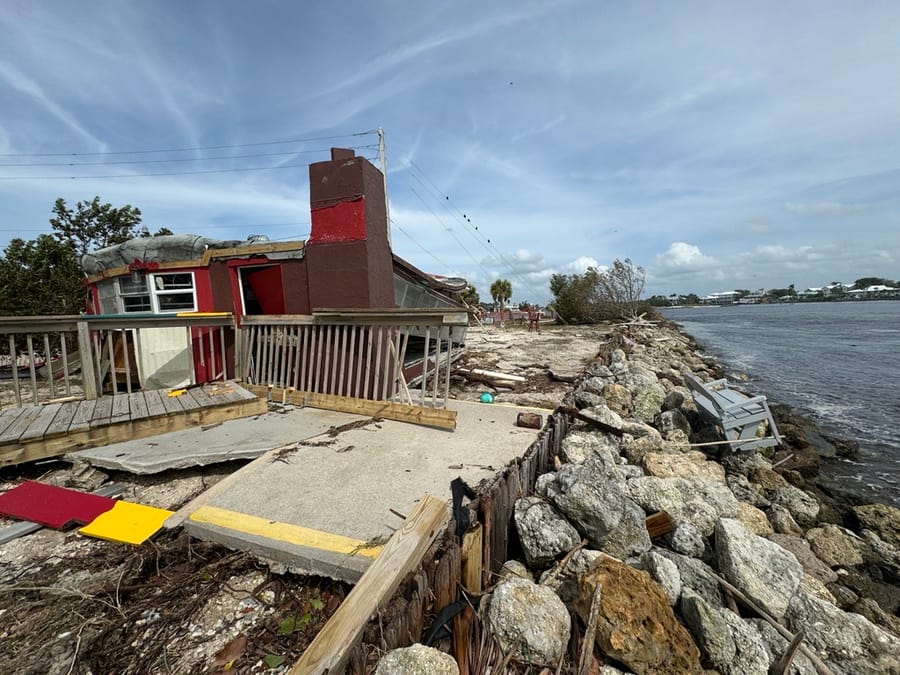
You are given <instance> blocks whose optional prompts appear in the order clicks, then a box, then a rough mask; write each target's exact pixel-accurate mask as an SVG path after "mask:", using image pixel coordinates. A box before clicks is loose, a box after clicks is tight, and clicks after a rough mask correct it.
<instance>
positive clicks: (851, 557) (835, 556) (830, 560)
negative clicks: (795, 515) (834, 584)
mask: <svg viewBox="0 0 900 675" xmlns="http://www.w3.org/2000/svg"><path fill="white" fill-rule="evenodd" d="M806 540H807V541H808V542H809V546H810V548H811V549H812V550H813V553H815V554H816V556H817V557H818V558H819V559H820V560H821V561H822V562H824V563H825V564H826V565H828V566H829V567H853V566H855V565H861V564H862V563H863V556H862V542H861V541H860V540H859V539H858V538H857V537H856V536H855V535H854V534H852V533H851V532H850V531H849V530H845V529H844V528H843V527H838V526H837V525H832V524H831V523H826V524H824V525H822V526H821V527H814V528H812V529H810V530H807V532H806Z"/></svg>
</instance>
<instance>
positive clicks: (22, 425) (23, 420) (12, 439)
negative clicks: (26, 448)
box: [0, 406, 41, 444]
mask: <svg viewBox="0 0 900 675" xmlns="http://www.w3.org/2000/svg"><path fill="white" fill-rule="evenodd" d="M40 412H41V408H40V407H37V406H34V407H30V408H25V409H23V410H22V414H21V415H19V416H18V417H16V419H15V420H14V421H13V423H12V424H10V425H9V426H8V427H6V429H5V430H4V431H3V433H2V434H0V444H3V443H17V442H18V440H19V436H21V435H22V434H23V433H24V432H25V430H26V429H27V428H28V427H29V426H31V423H32V422H33V421H34V418H35V417H37V416H38V415H39V414H40Z"/></svg>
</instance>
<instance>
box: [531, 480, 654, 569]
mask: <svg viewBox="0 0 900 675" xmlns="http://www.w3.org/2000/svg"><path fill="white" fill-rule="evenodd" d="M546 495H547V498H548V499H549V500H550V501H551V502H553V504H554V505H555V506H556V508H557V509H559V511H560V512H561V513H562V514H563V515H564V516H566V518H568V520H569V521H570V522H571V523H572V524H573V525H574V526H575V528H576V529H577V530H578V532H579V533H581V534H582V535H583V536H584V537H585V538H587V540H588V542H590V545H591V547H592V548H595V549H600V550H608V552H610V553H613V554H615V555H617V556H618V557H622V558H626V557H628V556H629V555H632V554H640V553H642V552H644V551H646V550H648V549H649V548H650V536H649V534H648V533H647V529H646V527H644V514H643V511H641V509H640V508H639V507H638V506H636V505H635V504H634V503H633V502H632V501H631V500H630V499H629V498H628V497H627V495H626V494H625V492H624V489H623V487H622V483H621V482H620V481H618V480H610V479H609V478H608V477H607V476H605V475H603V474H602V473H601V472H600V471H598V470H596V469H595V468H594V467H593V465H592V464H585V465H572V464H565V465H563V466H562V467H561V468H560V469H559V471H557V472H556V474H555V479H554V481H553V482H552V483H549V484H548V485H547V486H546Z"/></svg>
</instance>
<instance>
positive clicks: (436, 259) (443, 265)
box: [390, 218, 450, 272]
mask: <svg viewBox="0 0 900 675" xmlns="http://www.w3.org/2000/svg"><path fill="white" fill-rule="evenodd" d="M390 222H391V225H393V226H394V227H396V228H397V229H398V230H400V232H402V233H403V234H405V235H406V237H407V238H408V239H409V240H410V241H411V242H412V243H414V244H415V245H416V246H418V247H419V248H420V249H422V250H423V251H424V252H425V254H426V255H428V256H431V259H432V260H434V261H435V262H436V263H437V264H438V265H440V266H441V267H443V268H444V269H445V270H447V271H448V272H449V271H450V265H448V264H447V263H445V262H444V261H443V260H441V259H440V258H438V257H437V256H436V255H435V254H434V253H432V252H431V251H429V250H428V249H427V248H425V247H424V246H423V245H422V244H420V243H419V242H418V241H417V240H416V238H415V237H413V236H412V235H411V234H410V233H409V232H407V231H406V230H404V229H403V228H402V227H400V224H399V223H398V222H397V221H396V220H394V219H393V218H391V219H390Z"/></svg>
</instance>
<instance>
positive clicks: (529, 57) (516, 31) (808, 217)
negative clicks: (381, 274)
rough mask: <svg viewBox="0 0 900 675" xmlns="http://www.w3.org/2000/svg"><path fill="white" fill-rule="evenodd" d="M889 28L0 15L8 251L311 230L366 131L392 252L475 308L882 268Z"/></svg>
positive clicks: (349, 11) (404, 5) (846, 12)
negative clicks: (49, 243)
mask: <svg viewBox="0 0 900 675" xmlns="http://www.w3.org/2000/svg"><path fill="white" fill-rule="evenodd" d="M898 36H900V3H896V2H878V1H875V0H873V1H871V2H865V3H850V2H839V1H835V2H826V3H823V2H801V1H798V2H789V3H785V2H781V1H779V2H765V1H761V2H753V3H746V2H742V3H739V2H694V1H690V0H687V1H685V2H679V3H662V2H656V3H650V2H627V3H622V2H606V1H601V0H592V1H582V2H577V1H558V2H552V1H549V0H539V1H537V2H531V1H528V0H518V1H515V2H490V3H485V2H474V1H470V0H454V1H453V2H434V1H430V0H423V1H422V2H416V3H412V2H399V1H396V2H394V1H384V2H361V1H360V2H354V1H347V2H340V3H335V2H318V1H310V2H302V3H301V2H266V1H264V0H257V1H255V2H252V3H251V2H246V1H243V0H242V1H240V2H238V1H234V0H194V1H192V2H182V1H180V0H157V1H155V2H137V1H132V2H129V1H127V0H113V1H103V0H95V1H92V2H86V3H85V2H82V3H73V2H62V1H54V0H45V1H43V2H39V3H38V2H30V1H27V0H0V248H2V247H5V246H6V244H7V243H8V242H9V240H10V239H12V238H14V237H22V238H25V239H31V238H34V237H36V236H37V235H38V234H41V233H44V232H49V231H50V226H49V223H48V220H49V218H50V216H51V208H52V206H53V203H54V201H55V200H56V199H57V198H58V197H63V198H64V199H65V200H66V201H67V203H69V204H70V205H71V204H74V203H75V202H77V201H79V200H90V199H92V198H93V197H94V196H95V195H99V196H100V197H101V199H102V201H104V202H110V203H112V204H113V205H115V206H120V205H123V204H131V205H133V206H137V207H139V208H140V209H141V211H142V213H143V222H144V224H145V225H147V226H148V227H149V228H150V229H151V230H153V229H157V228H160V227H168V228H169V229H171V230H173V231H175V232H176V233H192V234H202V235H205V236H210V237H219V238H223V239H243V238H245V237H247V236H248V235H250V234H266V235H268V236H269V237H270V238H272V239H277V240H286V239H304V238H306V237H307V235H308V233H309V220H310V217H309V187H308V170H307V165H308V164H309V163H310V162H314V161H322V160H325V159H327V158H328V148H329V147H331V146H340V147H354V148H356V150H357V154H360V155H363V156H365V157H368V158H371V159H372V160H373V161H374V162H376V163H377V162H378V159H377V154H378V153H377V147H376V146H377V142H378V137H377V135H375V134H373V133H365V132H371V131H373V130H375V129H377V128H379V127H380V128H382V129H384V138H385V147H386V165H387V185H388V191H389V195H390V213H391V218H392V221H393V226H392V232H391V237H392V242H393V248H394V251H395V253H397V254H398V255H400V256H402V257H404V258H406V259H407V260H409V261H410V262H412V263H413V264H415V265H416V266H418V267H420V268H421V269H424V270H426V271H428V272H432V273H436V274H444V275H451V276H464V277H466V278H467V279H469V280H470V281H471V282H473V283H475V285H476V287H477V288H478V289H479V291H480V292H481V295H482V298H484V297H486V296H487V297H489V291H488V288H489V286H490V283H491V282H492V281H493V280H495V279H497V278H506V279H508V280H509V281H510V282H511V284H512V287H513V300H514V301H515V302H521V301H530V302H540V303H543V302H547V301H548V300H549V299H550V292H549V287H548V282H549V279H550V277H551V276H552V275H553V274H557V273H560V274H572V273H581V272H583V271H584V270H585V269H586V268H587V266H589V265H592V266H596V267H599V268H601V269H602V268H603V266H605V265H609V264H611V263H612V261H613V260H615V259H617V258H618V259H625V258H629V259H630V260H631V261H633V263H634V264H635V265H639V266H641V267H643V268H644V269H645V270H646V279H647V281H646V292H645V294H646V295H652V294H663V295H668V294H670V293H676V292H677V293H689V292H694V293H698V294H701V295H703V294H706V293H711V292H715V291H723V290H731V289H735V288H746V289H751V290H755V289H757V288H763V287H764V288H771V287H787V286H788V285H789V284H794V285H795V287H796V288H798V289H801V288H806V287H810V286H822V285H824V284H827V283H829V282H831V281H841V282H852V281H853V280H855V279H857V278H860V277H863V276H879V277H887V278H890V279H897V278H900V86H898V83H900V75H898V68H900V39H898ZM287 141H291V142H287ZM151 174H155V175H151Z"/></svg>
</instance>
